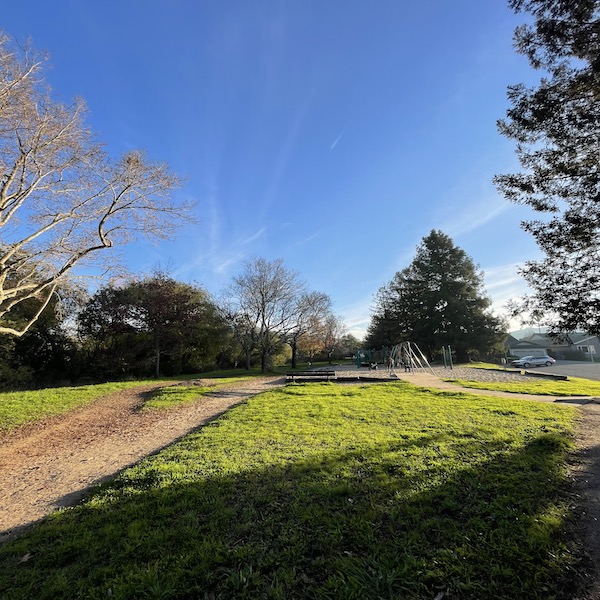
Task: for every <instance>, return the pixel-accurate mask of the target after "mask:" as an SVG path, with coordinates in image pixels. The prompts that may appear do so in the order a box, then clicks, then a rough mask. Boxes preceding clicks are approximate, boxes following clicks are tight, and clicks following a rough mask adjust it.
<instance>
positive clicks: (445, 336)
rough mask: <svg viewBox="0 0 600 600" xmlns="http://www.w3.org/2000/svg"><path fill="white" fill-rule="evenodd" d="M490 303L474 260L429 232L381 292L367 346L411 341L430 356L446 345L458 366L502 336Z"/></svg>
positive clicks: (445, 238)
mask: <svg viewBox="0 0 600 600" xmlns="http://www.w3.org/2000/svg"><path fill="white" fill-rule="evenodd" d="M490 304H491V302H490V300H489V298H488V297H487V296H486V295H485V293H484V291H483V276H482V274H481V273H480V272H479V271H478V270H477V267H476V266H475V264H474V263H473V260H472V259H471V258H470V257H469V256H468V255H467V253H466V252H465V251H464V250H462V249H461V248H459V247H457V246H455V245H454V243H453V241H452V239H451V238H450V237H448V236H447V235H446V234H444V233H442V232H441V231H435V230H434V231H432V232H431V233H430V234H429V235H428V236H427V237H425V238H423V241H422V243H421V245H420V246H419V247H418V248H417V254H416V256H415V259H414V260H413V262H412V263H411V264H410V265H409V266H408V267H407V268H405V269H404V270H402V271H400V272H399V273H396V275H395V276H394V278H393V279H392V281H391V282H390V283H389V284H388V285H387V286H384V288H382V289H381V290H380V292H379V294H378V296H377V298H376V306H375V311H374V315H373V319H372V322H371V325H370V328H369V332H368V336H367V345H368V346H369V347H380V346H382V345H392V344H397V343H399V342H402V341H412V342H416V343H417V344H418V345H419V347H420V348H421V349H422V350H423V351H424V352H427V353H428V354H429V355H430V356H434V355H435V353H436V352H437V351H438V350H439V349H440V348H441V347H442V346H446V345H450V346H451V347H452V349H453V350H455V351H456V354H457V359H458V360H459V362H466V361H467V360H468V359H469V357H470V355H473V354H479V353H487V352H489V351H492V350H493V349H494V347H495V346H497V345H498V344H499V343H500V342H501V341H502V339H503V337H504V333H503V327H502V325H503V324H502V322H501V321H500V320H499V319H498V318H496V317H494V316H493V315H492V314H491V313H490V312H489V307H490ZM383 340H385V343H384V344H380V343H377V342H381V341H383Z"/></svg>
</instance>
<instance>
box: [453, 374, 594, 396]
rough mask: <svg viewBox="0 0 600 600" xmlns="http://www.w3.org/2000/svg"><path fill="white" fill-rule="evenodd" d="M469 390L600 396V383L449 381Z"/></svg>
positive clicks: (535, 379)
mask: <svg viewBox="0 0 600 600" xmlns="http://www.w3.org/2000/svg"><path fill="white" fill-rule="evenodd" d="M444 381H449V382H451V383H456V384H457V385H461V386H463V387H467V388H474V389H478V390H498V391H502V392H513V393H516V394H517V393H518V394H535V395H540V396H600V381H593V380H591V379H581V378H578V377H569V379H568V380H566V381H561V380H555V379H537V378H533V377H532V378H531V381H523V382H519V381H502V382H500V381H474V380H473V381H471V380H465V379H447V378H444Z"/></svg>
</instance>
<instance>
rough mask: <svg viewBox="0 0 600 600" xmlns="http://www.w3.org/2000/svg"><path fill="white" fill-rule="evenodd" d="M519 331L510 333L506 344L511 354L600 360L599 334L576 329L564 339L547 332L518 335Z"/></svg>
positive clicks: (560, 358)
mask: <svg viewBox="0 0 600 600" xmlns="http://www.w3.org/2000/svg"><path fill="white" fill-rule="evenodd" d="M518 333H519V332H514V333H513V334H511V335H509V336H508V338H507V340H506V342H505V346H506V349H507V352H508V354H510V355H511V356H518V357H523V356H539V355H541V354H548V355H549V356H553V357H554V358H556V359H558V360H590V361H596V360H600V339H599V338H598V336H595V335H589V334H588V333H583V332H579V331H575V332H573V333H569V334H565V336H564V337H563V338H562V339H556V338H552V337H550V336H549V335H547V334H546V333H541V332H540V333H530V334H528V335H525V336H524V337H521V338H520V339H519V337H518Z"/></svg>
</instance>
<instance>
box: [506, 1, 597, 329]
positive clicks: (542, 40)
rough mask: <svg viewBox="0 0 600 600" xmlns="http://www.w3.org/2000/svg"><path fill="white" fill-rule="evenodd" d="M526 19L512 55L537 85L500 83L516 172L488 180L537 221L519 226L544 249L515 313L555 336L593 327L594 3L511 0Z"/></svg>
mask: <svg viewBox="0 0 600 600" xmlns="http://www.w3.org/2000/svg"><path fill="white" fill-rule="evenodd" d="M509 5H510V7H511V8H513V9H514V10H515V11H517V12H520V11H526V12H528V13H530V15H532V16H533V20H532V23H531V24H528V25H523V26H521V27H519V28H517V30H516V32H515V46H516V50H517V52H519V53H520V54H523V55H524V56H526V57H527V59H528V60H529V63H530V65H531V67H532V68H533V69H536V70H538V71H540V73H541V77H540V81H539V84H538V85H537V86H535V87H526V86H525V85H523V84H519V85H514V86H511V87H509V89H508V97H509V100H510V103H511V108H510V109H509V110H508V112H507V118H506V119H504V120H501V121H499V129H500V132H501V133H502V134H503V135H504V136H506V137H507V138H509V139H511V140H514V141H515V142H516V155H517V157H518V159H519V161H520V164H521V167H522V169H523V170H522V172H520V173H516V174H508V175H499V176H497V177H496V178H495V183H496V185H497V187H498V189H499V190H500V191H501V192H502V194H503V195H504V196H505V197H506V198H507V199H508V200H510V201H511V202H516V203H518V204H524V205H527V206H530V207H531V208H532V209H534V210H535V211H537V212H538V213H539V217H538V218H537V219H534V220H530V221H526V222H524V223H523V224H522V226H523V228H524V229H525V230H526V231H527V232H529V233H530V234H531V235H532V236H533V237H534V238H535V240H536V242H537V244H538V245H539V247H540V249H541V250H542V252H543V253H544V258H543V259H542V260H539V261H528V262H526V263H525V266H524V267H522V269H521V273H522V275H523V277H524V278H525V280H526V281H527V283H528V284H529V286H530V288H531V289H532V293H531V294H530V295H529V296H527V297H525V298H524V299H523V300H522V301H521V302H517V303H515V304H514V305H513V306H512V308H513V312H514V313H515V314H516V313H522V314H525V315H529V319H528V320H529V321H530V322H535V323H537V324H540V323H543V324H547V325H550V326H552V327H553V331H554V332H555V333H557V334H558V333H560V332H565V331H572V330H576V329H585V330H587V331H589V332H590V333H594V334H598V333H600V160H599V156H600V155H599V144H600V2H598V0H568V1H567V0H510V2H509Z"/></svg>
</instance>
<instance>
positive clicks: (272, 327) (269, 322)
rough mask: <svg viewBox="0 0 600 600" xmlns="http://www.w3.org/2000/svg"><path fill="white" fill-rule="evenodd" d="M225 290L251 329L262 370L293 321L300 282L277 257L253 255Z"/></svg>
mask: <svg viewBox="0 0 600 600" xmlns="http://www.w3.org/2000/svg"><path fill="white" fill-rule="evenodd" d="M229 293H230V296H231V298H232V300H233V301H234V303H235V305H236V313H237V314H238V315H242V316H243V319H244V322H245V324H246V325H248V326H249V327H251V329H252V331H254V332H255V335H256V338H255V340H256V345H257V348H258V350H259V352H260V356H261V370H262V371H263V373H264V372H265V371H266V370H267V369H268V367H269V360H270V358H271V356H272V355H273V354H274V353H275V352H276V351H277V350H278V349H279V348H280V347H281V345H282V344H283V343H285V340H286V339H287V336H288V334H289V332H290V331H291V330H292V329H293V327H294V326H295V324H296V315H297V308H298V299H299V298H300V296H301V295H302V294H303V293H304V284H303V283H302V282H301V281H300V279H299V278H298V274H297V273H296V272H295V271H290V270H289V269H287V268H286V267H285V266H284V264H283V261H282V260H281V259H277V260H274V261H271V262H269V261H267V260H265V259H264V258H254V259H251V260H248V261H247V262H246V263H245V265H244V271H243V273H242V274H241V275H240V276H239V277H235V278H234V279H233V283H232V285H231V287H230V290H229Z"/></svg>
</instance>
